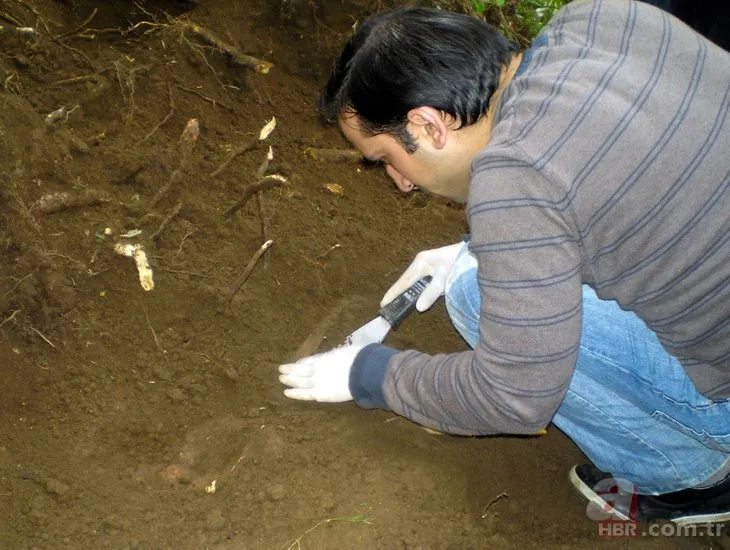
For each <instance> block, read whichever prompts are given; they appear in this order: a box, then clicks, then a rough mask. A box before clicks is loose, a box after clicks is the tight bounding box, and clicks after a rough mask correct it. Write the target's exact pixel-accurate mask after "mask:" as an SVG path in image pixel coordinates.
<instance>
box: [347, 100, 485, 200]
mask: <svg viewBox="0 0 730 550" xmlns="http://www.w3.org/2000/svg"><path fill="white" fill-rule="evenodd" d="M421 109H430V108H421ZM414 111H416V110H415V109H414ZM431 111H432V112H425V113H424V114H425V116H418V114H417V113H416V114H414V116H411V114H409V122H408V126H407V129H408V131H409V133H410V134H411V135H412V136H413V137H414V141H415V143H416V145H417V146H418V149H417V150H416V152H415V153H408V152H407V151H406V149H405V147H404V146H403V144H402V143H401V142H400V141H398V140H397V139H396V138H395V137H393V136H391V135H389V134H378V135H374V136H371V135H368V134H366V133H365V132H363V131H362V128H361V126H360V121H359V119H358V117H357V116H356V115H353V114H345V115H343V116H341V117H340V119H339V124H340V128H341V130H342V133H343V134H344V135H345V137H346V138H347V139H348V140H349V141H350V143H352V145H353V146H354V147H355V148H357V149H358V150H359V151H360V152H361V153H362V154H363V156H364V157H365V158H367V159H368V160H371V161H376V162H377V161H380V162H383V164H384V165H385V171H386V172H387V174H388V175H389V176H390V177H391V178H392V179H393V181H394V182H395V184H396V186H397V187H398V189H400V190H401V191H403V192H405V193H407V192H409V191H411V190H412V189H413V188H414V187H418V188H420V189H423V190H424V191H427V192H430V193H433V194H435V195H440V196H442V197H447V198H449V199H452V200H456V201H459V202H466V199H467V195H468V191H469V169H470V166H471V161H472V159H473V154H472V153H471V148H470V147H466V148H465V147H464V144H463V143H460V140H459V139H458V136H457V135H456V134H457V133H458V131H454V130H449V129H448V127H447V124H446V123H445V122H444V121H443V120H441V121H440V122H439V121H438V120H436V119H435V118H433V116H434V113H435V116H441V115H440V113H438V111H435V110H433V109H431ZM412 113H413V111H412Z"/></svg>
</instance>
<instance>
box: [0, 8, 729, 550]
mask: <svg viewBox="0 0 730 550" xmlns="http://www.w3.org/2000/svg"><path fill="white" fill-rule="evenodd" d="M380 4H382V5H380ZM386 4H387V3H385V2H382V3H381V2H373V1H370V2H368V1H365V0H362V1H358V0H344V1H342V2H332V3H328V4H323V5H325V6H326V7H322V6H319V7H317V8H313V7H312V6H311V3H308V2H301V1H299V2H296V1H293V0H282V1H281V2H274V1H270V2H266V1H264V0H245V1H244V0H241V1H236V0H215V1H214V0H202V1H201V2H199V3H197V4H196V3H185V2H173V1H168V2H162V1H158V2H152V1H147V2H144V3H133V2H130V1H126V0H123V1H121V0H120V1H116V2H92V1H85V0H66V1H60V0H35V1H33V0H24V1H21V0H3V1H2V2H0V18H2V21H0V24H2V25H3V26H4V27H5V31H3V32H2V33H0V46H2V47H1V49H0V51H1V52H2V53H1V54H0V82H3V87H2V90H0V167H1V168H0V175H1V178H2V180H1V185H0V547H1V548H9V549H15V548H90V549H92V548H93V549H97V548H149V549H157V548H235V549H243V548H246V549H254V548H255V549H258V548H262V549H269V548H271V549H274V548H281V549H286V548H297V549H300V548H302V549H320V548H368V549H369V548H378V549H379V548H383V549H391V548H402V549H406V548H439V549H440V548H453V549H472V548H538V547H539V548H597V547H604V546H605V547H610V548H614V547H624V546H626V547H628V546H631V547H640V548H671V547H676V548H730V539H729V538H728V537H727V536H725V537H721V538H717V539H714V540H708V539H689V538H684V539H679V538H677V539H667V538H651V537H646V538H640V539H638V540H626V539H619V540H612V541H608V540H603V539H600V538H598V536H597V526H596V524H595V523H594V522H593V521H591V520H590V519H588V518H587V517H586V513H585V505H584V503H583V502H581V500H580V499H579V498H578V497H577V496H576V495H574V494H573V492H572V490H571V489H570V487H569V484H568V482H567V477H566V476H567V471H568V469H569V468H570V467H571V466H572V465H573V464H574V463H575V462H577V461H580V460H581V454H580V452H579V451H578V450H577V449H576V448H575V447H574V446H573V444H572V443H571V442H570V441H569V440H568V439H567V438H565V437H564V436H563V435H562V434H561V433H560V432H559V431H558V430H557V429H555V428H551V429H550V430H549V433H548V435H547V436H544V437H537V438H510V437H496V438H460V437H451V436H439V435H432V434H430V433H428V432H426V431H425V430H423V429H422V428H420V427H419V426H416V425H414V424H411V423H409V422H408V421H406V420H404V419H401V418H398V417H395V416H394V415H392V414H389V413H386V412H382V411H375V412H373V411H369V412H365V411H362V410H360V409H358V408H357V407H356V406H355V405H353V404H337V405H324V404H310V403H300V402H292V401H289V400H287V399H286V398H285V397H284V396H283V394H282V387H281V386H280V384H279V382H278V380H277V373H276V367H277V366H278V365H279V364H281V363H282V362H285V361H288V360H290V359H292V358H293V357H294V356H295V355H296V353H297V350H300V351H301V350H303V349H305V348H308V349H309V351H310V352H312V351H314V350H316V349H320V350H324V349H327V348H328V347H331V346H334V345H336V344H337V343H338V342H340V341H341V339H342V338H343V336H344V335H345V334H347V333H348V332H350V331H351V330H352V329H354V328H356V327H357V326H359V325H360V324H362V323H363V322H365V321H367V320H369V319H370V318H371V317H372V316H373V315H374V314H375V312H376V310H377V303H378V301H379V299H380V297H381V296H382V293H383V292H384V291H385V290H386V289H387V288H388V286H389V284H390V283H391V282H393V281H394V280H395V279H396V278H397V277H398V275H399V274H400V272H401V271H402V270H403V269H404V268H405V267H406V265H407V264H408V263H409V262H410V260H411V259H412V258H413V256H414V255H415V253H416V252H418V251H419V250H421V249H424V248H432V247H435V246H440V245H442V244H447V243H450V242H453V241H454V239H455V238H458V236H459V235H460V234H461V233H462V232H463V231H464V229H465V217H464V212H463V209H462V208H460V207H458V206H456V205H453V204H449V203H447V202H444V201H442V200H439V199H435V198H431V197H427V196H425V195H422V194H418V193H415V194H411V195H403V194H401V193H400V192H398V191H397V190H396V189H395V187H394V186H393V185H392V184H391V183H389V181H388V180H387V179H386V177H385V175H384V174H383V173H382V172H381V170H380V169H377V168H372V167H367V166H365V165H362V164H358V163H352V162H348V163H334V162H328V161H320V160H315V159H314V158H312V157H311V156H310V155H308V154H307V150H308V148H310V147H330V148H331V147H347V144H346V143H345V142H344V141H343V139H342V138H341V137H340V135H339V134H338V132H337V130H336V129H335V128H331V127H325V126H322V125H321V124H320V122H319V119H318V117H317V113H316V101H317V95H318V91H319V88H320V86H321V85H322V84H323V82H324V80H325V78H326V76H327V71H328V68H329V67H330V66H331V63H332V60H333V58H334V57H335V55H336V54H337V53H338V51H339V48H340V46H341V44H342V42H343V40H344V39H345V37H346V36H347V33H348V32H350V30H351V27H352V26H353V24H354V23H355V22H356V21H358V20H359V19H361V18H362V17H363V16H365V15H366V14H368V13H370V12H371V10H374V9H378V8H381V7H384V6H385V5H386ZM387 5H390V4H387ZM196 25H197V26H196ZM15 26H20V27H25V26H28V27H33V28H34V29H35V33H34V34H26V33H23V32H14V31H10V30H8V27H15ZM201 27H202V28H203V31H201ZM205 30H207V31H209V32H210V33H213V35H215V36H216V37H217V45H215V44H216V42H215V41H214V40H213V41H212V40H211V36H210V35H209V34H206V33H205ZM223 45H231V46H233V47H235V48H236V49H237V51H238V52H239V53H243V54H247V55H250V56H254V57H256V58H259V59H263V60H266V61H268V62H271V63H273V67H272V68H271V69H270V70H269V71H268V72H257V71H256V70H254V69H252V68H251V67H246V66H244V65H245V64H247V63H248V62H247V61H246V59H244V58H241V57H240V56H238V55H237V53H233V54H232V55H224V54H223V53H222V52H221V46H223ZM234 58H235V59H237V60H238V62H234V61H233V59H234ZM272 117H276V128H275V130H274V131H273V133H272V134H271V135H270V136H269V137H268V138H267V139H266V140H258V141H257V140H256V138H257V137H258V136H259V132H260V130H261V128H262V127H263V126H264V125H265V124H266V123H267V122H268V121H270V120H271V119H272ZM193 118H195V119H197V121H198V124H199V135H197V140H195V139H194V138H195V137H196V135H194V134H191V133H190V132H189V131H188V132H185V133H184V132H183V130H184V129H185V128H186V125H187V124H188V121H189V120H190V119H193ZM192 124H193V125H194V123H192ZM190 128H192V126H191V127H189V129H190ZM181 136H183V137H181ZM246 144H248V145H250V148H249V149H248V150H247V151H245V152H242V153H241V154H238V155H236V156H235V158H233V159H232V160H230V162H229V163H228V164H225V162H226V161H227V160H228V159H230V158H231V157H232V156H233V155H234V153H236V152H240V149H241V148H242V147H243V146H244V145H246ZM268 146H271V147H272V150H273V153H274V158H273V160H272V161H271V162H270V164H269V166H268V171H267V172H266V173H267V174H279V175H280V176H283V177H285V178H286V182H283V181H281V180H276V179H272V178H269V179H268V180H267V181H269V182H273V183H270V184H269V185H271V187H270V188H268V189H265V190H264V191H262V192H261V193H259V194H258V196H257V197H258V198H257V197H256V196H251V197H250V200H248V201H246V202H245V203H244V204H243V205H240V208H238V209H234V210H235V211H234V212H233V213H230V210H231V209H232V208H233V207H235V206H236V205H237V202H239V199H240V198H242V195H243V193H244V190H246V189H247V188H249V187H250V186H251V185H252V184H254V183H255V182H257V180H258V179H259V176H257V174H256V172H257V170H258V169H259V168H260V167H261V164H262V161H263V160H264V158H265V155H266V152H267V149H268ZM262 168H264V169H266V167H265V166H264V167H262ZM259 175H260V174H259ZM328 184H336V186H333V185H329V187H326V185H328ZM262 220H264V222H265V223H262ZM137 229H139V230H141V231H142V233H141V234H140V235H138V236H133V234H130V232H132V230H137ZM125 235H126V236H125ZM268 239H271V240H272V241H273V244H272V245H271V247H270V248H269V249H268V250H267V251H266V252H265V253H264V254H263V256H262V257H261V258H260V259H259V261H258V263H257V264H256V265H255V267H254V268H253V270H252V271H250V275H249V276H248V278H247V279H246V280H245V281H243V282H242V279H244V278H245V277H244V275H245V272H246V271H247V270H246V267H247V265H248V264H249V261H250V260H251V258H252V257H253V255H254V254H255V253H256V252H257V250H259V249H260V247H261V246H262V243H263V242H264V241H265V240H268ZM118 243H123V244H129V245H135V244H141V245H142V246H143V247H144V250H146V253H147V255H148V256H149V262H150V264H151V267H152V270H153V272H154V289H153V290H149V291H145V290H144V289H143V288H142V286H141V284H140V280H139V278H138V275H137V270H136V268H135V261H134V259H133V258H130V257H125V256H123V255H120V254H117V253H115V251H114V245H116V244H118ZM241 283H242V284H241ZM389 343H390V344H391V345H394V346H396V347H400V348H410V347H416V348H419V349H422V350H424V351H429V352H433V353H436V352H455V351H460V350H463V349H465V347H466V344H465V343H464V342H463V341H462V340H461V339H460V338H459V336H458V335H457V334H456V333H455V331H454V330H453V329H452V327H451V325H450V323H449V321H448V319H447V317H446V314H445V310H444V308H443V306H442V305H440V306H438V307H435V308H433V310H432V311H430V312H428V313H425V314H421V315H414V316H412V317H411V318H410V319H409V320H408V321H407V322H406V323H405V324H404V325H403V326H402V327H401V328H400V329H399V330H398V331H397V332H396V333H394V334H393V335H392V336H391V337H390V340H389Z"/></svg>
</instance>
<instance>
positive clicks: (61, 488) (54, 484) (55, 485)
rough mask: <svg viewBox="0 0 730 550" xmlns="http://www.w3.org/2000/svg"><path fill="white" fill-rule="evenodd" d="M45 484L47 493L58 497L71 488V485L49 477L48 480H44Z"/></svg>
mask: <svg viewBox="0 0 730 550" xmlns="http://www.w3.org/2000/svg"><path fill="white" fill-rule="evenodd" d="M45 486H46V492H47V493H49V494H51V495H55V496H59V497H62V496H63V495H65V494H66V493H68V492H69V491H70V490H71V487H69V486H68V485H66V484H65V483H61V482H60V481H58V480H56V479H49V480H48V481H46V485H45Z"/></svg>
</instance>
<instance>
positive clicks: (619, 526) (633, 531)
mask: <svg viewBox="0 0 730 550" xmlns="http://www.w3.org/2000/svg"><path fill="white" fill-rule="evenodd" d="M593 490H594V492H595V493H596V495H595V496H594V497H593V498H592V499H591V501H590V502H589V503H588V506H587V508H586V513H587V515H588V517H589V518H591V519H592V520H595V521H597V522H598V536H599V537H601V538H632V537H637V536H639V531H638V517H639V496H638V494H637V493H636V491H635V490H634V484H633V483H631V482H630V481H626V480H625V479H616V478H612V477H610V478H606V479H602V480H601V481H600V482H598V484H597V485H596V486H595V487H594V488H593Z"/></svg>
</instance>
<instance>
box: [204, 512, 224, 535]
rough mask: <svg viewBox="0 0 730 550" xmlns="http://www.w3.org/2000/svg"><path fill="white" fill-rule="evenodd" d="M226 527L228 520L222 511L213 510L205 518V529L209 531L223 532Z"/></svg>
mask: <svg viewBox="0 0 730 550" xmlns="http://www.w3.org/2000/svg"><path fill="white" fill-rule="evenodd" d="M225 526H226V518H224V517H223V513H222V512H221V511H220V510H211V511H210V512H208V515H207V516H206V518H205V528H206V529H207V530H208V531H221V530H223V528H224V527H225Z"/></svg>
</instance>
